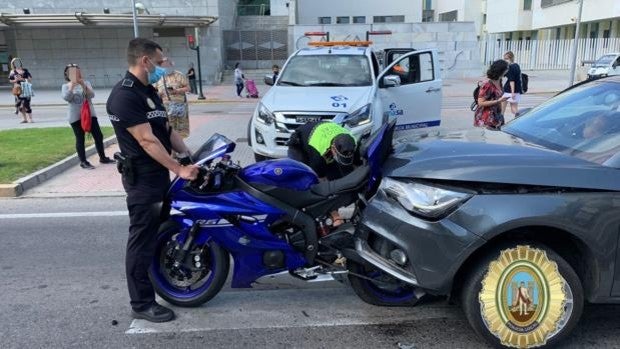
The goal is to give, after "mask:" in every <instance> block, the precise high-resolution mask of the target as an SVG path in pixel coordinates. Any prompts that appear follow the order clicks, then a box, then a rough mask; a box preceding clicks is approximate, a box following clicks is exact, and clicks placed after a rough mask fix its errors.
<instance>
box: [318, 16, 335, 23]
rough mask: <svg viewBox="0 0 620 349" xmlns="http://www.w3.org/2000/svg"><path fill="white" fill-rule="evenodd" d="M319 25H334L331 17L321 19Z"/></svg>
mask: <svg viewBox="0 0 620 349" xmlns="http://www.w3.org/2000/svg"><path fill="white" fill-rule="evenodd" d="M319 24H332V18H331V17H319Z"/></svg>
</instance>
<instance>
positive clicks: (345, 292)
mask: <svg viewBox="0 0 620 349" xmlns="http://www.w3.org/2000/svg"><path fill="white" fill-rule="evenodd" d="M159 302H161V303H163V304H166V303H165V302H164V301H162V300H159ZM167 306H169V305H167ZM170 307H171V308H173V309H174V311H175V313H176V320H175V321H172V322H166V323H151V322H148V321H146V320H133V321H132V322H131V324H130V326H129V329H128V330H127V331H125V333H126V334H153V333H179V332H201V331H202V332H208V331H221V330H247V329H277V328H304V327H325V326H351V325H353V326H357V325H380V324H398V323H403V322H411V321H419V320H428V319H439V318H444V319H445V318H452V319H460V318H462V314H461V312H460V310H459V309H458V308H457V307H454V306H449V305H447V304H446V302H439V303H432V304H422V305H419V306H417V307H416V308H415V309H412V308H409V307H375V306H372V305H368V304H366V303H364V302H363V301H362V300H360V299H359V298H357V296H355V294H353V292H352V290H351V289H349V288H345V287H337V288H336V287H333V288H320V289H285V290H282V289H281V290H248V291H227V292H221V293H220V294H219V295H217V296H216V297H215V298H213V299H212V300H211V301H209V302H208V303H207V304H206V305H203V306H202V307H198V308H179V307H173V306H170Z"/></svg>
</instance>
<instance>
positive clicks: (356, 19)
mask: <svg viewBox="0 0 620 349" xmlns="http://www.w3.org/2000/svg"><path fill="white" fill-rule="evenodd" d="M353 23H366V16H355V17H353Z"/></svg>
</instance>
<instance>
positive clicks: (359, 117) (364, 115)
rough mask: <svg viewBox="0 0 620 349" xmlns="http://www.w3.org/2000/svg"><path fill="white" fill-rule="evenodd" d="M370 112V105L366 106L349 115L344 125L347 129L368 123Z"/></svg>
mask: <svg viewBox="0 0 620 349" xmlns="http://www.w3.org/2000/svg"><path fill="white" fill-rule="evenodd" d="M371 110H372V104H366V105H365V106H363V107H361V108H359V109H358V110H356V111H354V112H353V113H351V114H349V115H348V116H347V117H345V119H344V123H345V124H347V126H349V127H355V126H361V125H365V124H367V123H369V122H370V111H371Z"/></svg>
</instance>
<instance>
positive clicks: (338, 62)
mask: <svg viewBox="0 0 620 349" xmlns="http://www.w3.org/2000/svg"><path fill="white" fill-rule="evenodd" d="M370 85H372V74H371V72H370V66H369V64H368V59H367V58H366V56H364V55H298V56H295V57H292V58H291V60H290V61H289V62H288V63H287V64H286V67H285V68H284V71H283V72H282V75H281V76H280V79H278V86H370Z"/></svg>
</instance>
